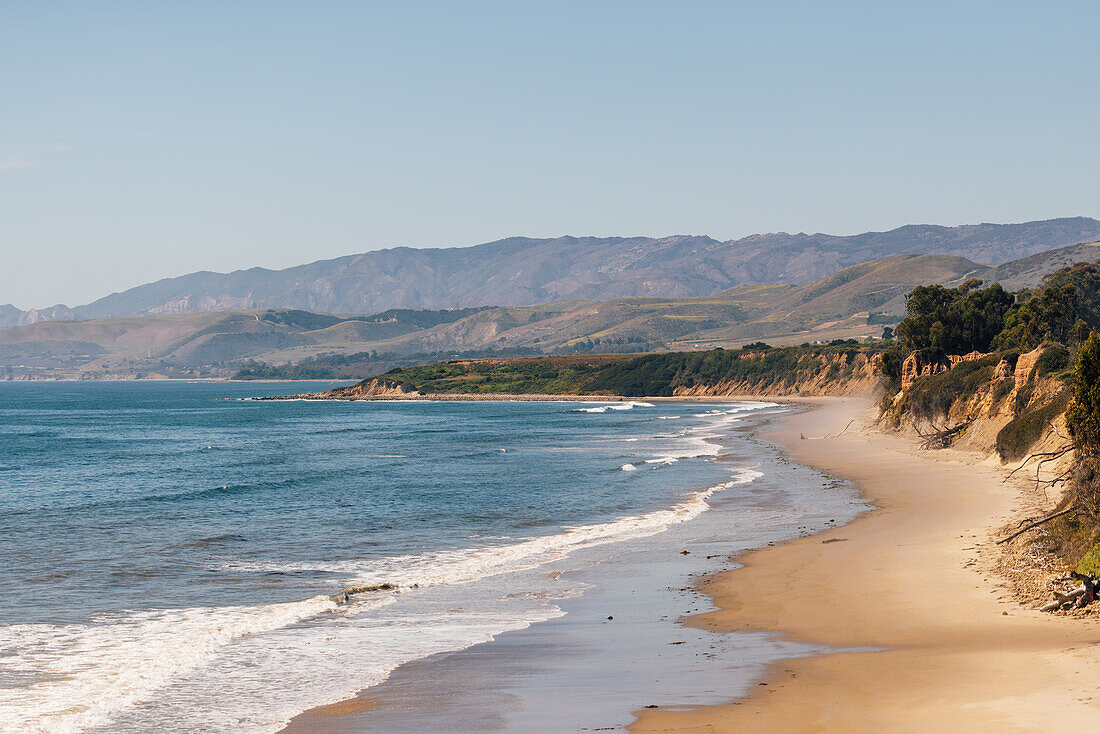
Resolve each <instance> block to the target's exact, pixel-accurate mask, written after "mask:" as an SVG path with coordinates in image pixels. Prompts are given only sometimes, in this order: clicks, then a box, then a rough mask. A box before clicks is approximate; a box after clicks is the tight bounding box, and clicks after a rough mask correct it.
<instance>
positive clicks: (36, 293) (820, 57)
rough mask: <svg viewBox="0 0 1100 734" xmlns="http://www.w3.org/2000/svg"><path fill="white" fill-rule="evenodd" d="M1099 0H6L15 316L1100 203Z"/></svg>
mask: <svg viewBox="0 0 1100 734" xmlns="http://www.w3.org/2000/svg"><path fill="white" fill-rule="evenodd" d="M1098 26H1100V3H1096V2H1095V1H1094V0H1082V1H1081V2H1051V3H1038V2H1030V3H1022V2H1021V3H1017V2H1007V1H1004V0H1002V1H1001V2H959V1H958V0H956V1H955V2H950V3H947V2H944V3H940V2H920V3H915V2H904V3H903V2H883V1H882V0H879V1H877V2H842V1H834V2H828V3H825V2H775V1H769V2H734V1H732V0H730V1H727V2H701V1H700V2H693V1H688V0H682V1H681V2H662V3H656V2H645V1H641V0H640V1H637V2H600V1H599V0H587V1H585V2H567V1H561V2H555V1H552V0H543V1H542V2H523V1H520V0H510V1H508V2H417V1H416V0H404V1H401V2H368V1H365V0H364V1H360V2H348V3H341V2H325V1H323V0H318V1H314V2H308V3H305V2H299V3H280V2H246V1H243V0H242V1H238V2H222V1H219V2H192V1H186V0H181V1H180V2H173V3H149V2H145V1H144V0H143V1H141V2H130V3H127V2H110V1H109V0H104V1H102V2H96V3H88V2H73V3H65V2H49V1H39V2H34V1H31V2H21V1H16V0H0V303H5V302H9V301H10V302H12V303H14V304H15V305H16V306H18V307H20V308H30V307H44V306H47V305H51V304H54V303H58V302H61V303H66V304H69V305H77V304H81V303H86V302H89V301H91V300H94V299H95V298H98V297H100V296H103V295H106V294H108V293H110V292H113V291H117V290H122V289H125V288H128V287H131V286H134V285H138V284H141V283H144V282H149V281H152V280H157V279H159V278H163V277H170V276H175V275H182V274H184V273H188V272H192V271H195V270H216V271H229V270H234V269H238V268H247V267H253V266H262V267H269V268H282V267H288V266H291V265H296V264H300V263H304V262H310V261H313V260H317V259H322V258H329V257H337V256H340V255H346V254H351V253H356V252H364V251H367V250H374V249H379V248H384V247H394V246H400V245H407V246H412V247H447V246H459V245H472V244H477V243H479V242H486V241H491V240H495V239H499V238H502V237H507V236H513V235H524V236H532V237H552V236H558V235H565V234H570V235H578V236H579V235H595V236H610V235H621V236H633V235H650V236H664V235H671V234H707V235H710V236H712V237H715V238H718V239H730V238H735V237H742V236H745V235H749V234H753V233H757V232H777V231H786V232H829V233H833V234H854V233H857V232H863V231H869V230H886V229H892V228H894V227H897V226H901V225H903V224H910V223H929V224H944V225H955V224H964V223H977V222H1021V221H1028V220H1033V219H1048V218H1052V217H1059V216H1096V217H1100V134H1098V133H1097V125H1098V121H1100V94H1097V90H1100V61H1098V57H1097V56H1096V43H1095V29H1096V28H1097V27H1098Z"/></svg>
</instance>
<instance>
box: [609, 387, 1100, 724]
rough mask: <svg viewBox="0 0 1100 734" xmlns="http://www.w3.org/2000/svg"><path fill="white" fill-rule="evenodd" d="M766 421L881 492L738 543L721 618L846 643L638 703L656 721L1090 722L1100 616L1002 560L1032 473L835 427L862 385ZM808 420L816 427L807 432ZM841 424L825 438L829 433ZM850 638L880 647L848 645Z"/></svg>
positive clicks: (789, 446) (815, 459) (1097, 708)
mask: <svg viewBox="0 0 1100 734" xmlns="http://www.w3.org/2000/svg"><path fill="white" fill-rule="evenodd" d="M820 403H821V405H820V407H819V408H818V409H817V410H813V411H808V412H804V413H801V414H798V415H795V416H792V417H789V418H788V419H787V420H785V421H784V422H783V426H782V428H781V429H780V430H779V431H777V432H775V433H773V434H772V435H771V438H772V439H773V440H775V441H777V442H778V443H779V444H780V445H781V446H783V447H784V448H785V449H786V452H785V453H786V455H787V456H788V457H790V458H791V459H792V460H794V461H798V462H800V463H803V464H806V465H808V466H812V467H815V468H817V469H819V470H821V471H825V472H827V473H829V474H831V475H833V476H836V477H838V478H842V479H846V480H849V481H851V482H853V483H854V484H855V486H856V487H857V488H858V489H859V490H860V492H861V494H862V495H863V496H864V497H865V498H867V499H868V500H869V501H871V502H873V503H874V504H875V505H876V506H877V508H878V509H875V510H871V511H868V512H865V513H862V514H861V515H860V516H859V517H857V518H856V519H855V520H853V521H852V522H851V523H849V524H847V525H845V526H843V527H839V528H836V529H831V530H827V531H825V532H823V533H819V534H816V535H812V536H808V537H803V538H798V539H794V540H790V541H786V542H784V543H781V544H778V545H776V546H774V547H769V548H763V549H759V550H755V551H750V552H749V553H746V554H745V555H744V556H742V557H740V558H738V559H736V561H737V562H738V563H740V564H742V565H741V567H739V568H734V569H732V570H727V571H724V572H721V573H719V574H716V575H714V576H711V577H709V578H707V579H705V580H703V581H702V582H701V583H700V585H699V588H700V590H701V591H703V592H704V593H706V594H707V595H708V596H710V597H711V598H712V599H713V601H714V604H715V605H716V606H717V607H718V609H717V610H716V611H713V612H709V613H706V614H702V615H697V616H694V617H691V618H689V619H688V620H687V621H688V623H689V624H691V625H693V626H696V627H700V628H703V629H708V630H713V631H762V632H770V633H773V634H776V635H778V636H779V637H780V638H781V639H784V640H792V641H799V642H803V643H812V644H821V645H827V646H829V647H832V648H834V649H841V650H842V651H840V652H834V653H827V654H824V655H820V656H815V657H809V658H798V659H788V660H783V661H781V662H778V663H776V664H774V665H772V666H771V667H770V668H769V670H768V671H767V673H766V675H765V676H764V677H763V678H762V679H761V680H760V682H759V687H758V688H756V690H755V692H754V693H753V694H752V695H750V696H748V697H747V698H743V699H739V700H733V701H730V702H729V703H726V704H721V705H717V706H703V707H696V708H690V709H687V710H676V711H668V710H653V709H649V710H642V711H638V712H636V715H637V720H636V721H635V722H634V723H633V724H632V725H631V726H630V727H629V729H630V731H632V732H637V733H643V732H644V733H647V734H648V733H655V732H695V731H700V732H702V731H706V732H810V731H813V732H883V731H912V732H928V731H935V730H937V729H938V730H941V731H952V732H953V731H966V732H986V731H988V732H1031V731H1036V732H1037V731H1044V732H1045V731H1050V730H1060V729H1069V728H1073V729H1078V728H1086V727H1089V726H1092V725H1093V722H1095V721H1096V717H1097V715H1098V714H1100V700H1097V701H1094V700H1093V692H1094V690H1095V688H1096V674H1095V673H1093V674H1091V675H1090V671H1091V670H1094V669H1095V667H1096V664H1097V662H1100V650H1097V649H1096V640H1095V636H1096V633H1097V631H1098V627H1097V624H1098V623H1097V621H1096V620H1092V619H1080V618H1065V617H1058V616H1052V615H1047V614H1042V613H1040V612H1038V611H1035V610H1033V609H1028V608H1026V607H1023V606H1021V605H1020V604H1019V603H1017V602H1015V601H1014V600H1012V599H1011V598H1010V595H1009V593H1008V591H1007V590H1006V586H1007V584H1006V582H1005V581H1004V580H1002V579H1000V578H998V577H996V576H995V575H994V574H993V573H992V566H993V565H994V562H995V560H996V554H997V550H996V549H995V548H994V546H993V545H992V543H993V539H994V533H995V532H996V530H997V529H998V528H999V527H1001V526H1002V525H1004V524H1005V523H1006V522H1007V521H1009V519H1010V518H1011V517H1012V516H1013V514H1014V513H1017V512H1019V510H1020V506H1021V504H1022V502H1021V497H1022V495H1023V494H1024V493H1025V492H1026V491H1027V490H1026V489H1024V488H1023V485H1021V484H1019V483H1016V484H1006V483H1004V481H1003V478H1004V474H1005V473H1006V472H1005V471H1004V470H1002V469H1000V468H999V467H993V466H990V465H989V463H987V462H982V461H981V460H980V458H979V457H977V456H976V455H965V454H961V453H959V452H953V451H950V450H946V451H939V452H919V453H918V451H917V449H916V448H915V446H914V445H913V444H912V442H910V441H908V440H907V439H905V438H903V437H900V436H891V435H885V434H883V433H881V432H878V431H876V430H873V429H872V430H870V431H868V430H867V429H864V430H862V431H859V432H856V431H852V432H848V433H846V434H844V435H843V436H840V437H836V436H835V434H836V433H837V432H838V431H840V430H841V429H842V428H843V427H844V425H845V424H846V423H847V421H848V420H850V419H851V418H853V417H856V418H858V417H859V416H861V415H862V416H865V415H866V412H865V411H856V412H855V415H853V407H854V406H855V405H856V404H857V403H856V401H852V400H836V401H820ZM800 434H804V435H806V436H809V437H811V440H801V439H800V438H799V435H800ZM826 435H833V437H832V438H821V439H818V438H816V436H826ZM853 648H857V649H864V650H874V651H868V652H844V651H843V650H844V649H848V650H851V649H853Z"/></svg>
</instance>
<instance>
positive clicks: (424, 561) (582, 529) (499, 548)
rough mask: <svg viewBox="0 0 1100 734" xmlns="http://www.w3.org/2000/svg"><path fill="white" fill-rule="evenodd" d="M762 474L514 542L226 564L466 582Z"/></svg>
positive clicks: (749, 472) (690, 512) (376, 581)
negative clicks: (336, 559) (661, 505)
mask: <svg viewBox="0 0 1100 734" xmlns="http://www.w3.org/2000/svg"><path fill="white" fill-rule="evenodd" d="M761 476H763V474H762V473H761V472H759V471H756V470H755V469H752V468H743V469H739V470H737V471H735V472H734V473H733V475H732V478H731V479H730V480H729V481H726V482H722V483H721V484H716V485H714V486H712V487H708V488H707V489H704V490H701V491H698V492H695V493H692V494H691V495H688V496H687V497H686V498H684V499H683V500H681V501H680V502H679V503H677V504H675V505H673V506H672V507H669V508H665V509H660V510H653V511H650V512H647V513H643V514H639V515H627V516H624V517H620V518H617V519H615V520H610V521H608V522H603V523H595V524H590V525H574V526H567V527H565V528H563V529H562V531H561V532H558V533H555V534H552V535H545V536H539V537H535V538H529V539H526V540H519V541H516V542H513V543H504V544H499V545H489V546H481V547H476V548H462V549H456V550H444V551H433V552H429V553H420V554H406V555H399V556H392V557H390V558H384V559H374V560H371V561H362V562H360V561H350V562H347V561H346V562H341V563H335V564H333V563H325V562H321V561H318V562H315V563H310V564H296V563H295V564H288V563H256V562H243V563H238V562H229V563H228V564H226V566H225V567H226V568H227V569H228V570H235V571H249V572H262V571H281V572H284V573H288V572H298V571H301V570H303V569H309V570H310V571H313V572H318V571H321V572H328V573H331V574H334V575H337V574H339V575H341V576H344V577H345V578H349V579H350V584H349V585H350V586H351V587H374V588H380V587H382V586H384V585H388V586H390V587H392V588H394V589H410V588H427V587H432V586H441V585H453V584H467V583H471V582H474V581H479V580H481V579H484V578H487V577H490V576H496V575H499V574H502V573H511V572H514V571H525V570H529V569H531V568H536V567H538V566H541V565H543V564H546V563H550V562H554V561H559V560H561V559H562V558H565V557H566V556H568V555H569V554H571V553H573V552H575V551H578V550H581V549H584V548H592V547H595V546H600V545H605V544H608V543H618V542H622V541H625V540H632V539H635V538H644V537H648V536H650V535H655V534H657V533H660V532H662V531H664V530H665V529H667V528H669V527H671V526H672V525H676V524H679V523H682V522H686V521H688V520H691V519H693V518H695V517H697V516H698V515H699V514H700V513H702V512H704V511H706V510H707V509H708V505H707V499H708V498H710V497H711V496H712V495H714V494H715V493H717V492H721V491H723V490H726V489H730V488H731V487H735V486H738V485H743V484H748V483H750V482H752V481H754V480H756V479H757V478H759V477H761Z"/></svg>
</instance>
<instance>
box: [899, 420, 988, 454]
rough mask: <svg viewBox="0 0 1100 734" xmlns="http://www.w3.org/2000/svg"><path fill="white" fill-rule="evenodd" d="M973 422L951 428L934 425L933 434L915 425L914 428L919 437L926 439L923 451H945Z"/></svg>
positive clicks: (969, 421)
mask: <svg viewBox="0 0 1100 734" xmlns="http://www.w3.org/2000/svg"><path fill="white" fill-rule="evenodd" d="M973 422H974V421H973V420H968V421H963V422H962V423H959V424H958V425H955V426H951V427H950V428H939V427H937V426H936V424H935V423H933V424H932V432H931V433H925V432H924V431H921V429H920V428H919V427H918V426H917V425H916V424H914V425H913V427H914V428H915V429H916V431H917V435H918V436H920V437H921V438H923V439H924V441H923V442H922V443H921V448H922V449H931V448H941V449H945V448H947V447H948V446H950V445H951V442H952V441H953V440H954V439H955V437H956V436H958V435H959V434H960V433H962V432H963V431H965V430H966V428H967V426H969V425H970V424H971V423H973Z"/></svg>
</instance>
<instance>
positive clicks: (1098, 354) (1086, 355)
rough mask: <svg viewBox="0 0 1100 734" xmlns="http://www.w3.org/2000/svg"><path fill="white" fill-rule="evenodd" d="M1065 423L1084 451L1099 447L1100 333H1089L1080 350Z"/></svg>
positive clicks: (1095, 450)
mask: <svg viewBox="0 0 1100 734" xmlns="http://www.w3.org/2000/svg"><path fill="white" fill-rule="evenodd" d="M1066 426H1067V427H1068V428H1069V431H1070V434H1071V435H1072V436H1073V438H1074V440H1076V442H1077V446H1078V448H1079V449H1081V451H1082V452H1083V453H1085V454H1089V455H1093V456H1095V455H1096V454H1097V453H1098V450H1100V335H1098V334H1097V333H1096V332H1095V331H1094V332H1092V333H1091V334H1090V335H1089V338H1088V339H1087V340H1086V341H1085V343H1084V345H1083V346H1082V347H1081V349H1080V350H1079V351H1078V353H1077V365H1076V368H1075V370H1074V374H1073V402H1072V403H1070V406H1069V410H1067V411H1066Z"/></svg>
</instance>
